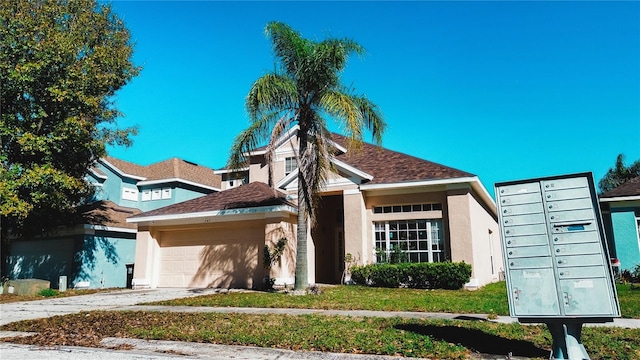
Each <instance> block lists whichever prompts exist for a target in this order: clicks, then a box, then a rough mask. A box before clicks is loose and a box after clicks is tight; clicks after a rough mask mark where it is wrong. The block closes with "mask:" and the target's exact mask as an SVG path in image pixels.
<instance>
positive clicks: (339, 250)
mask: <svg viewBox="0 0 640 360" xmlns="http://www.w3.org/2000/svg"><path fill="white" fill-rule="evenodd" d="M296 131H297V129H296V128H293V129H291V131H289V132H288V133H287V134H286V135H285V136H283V137H282V138H280V139H279V140H278V142H277V143H276V144H275V149H276V151H275V154H276V155H275V158H274V159H273V164H272V165H273V166H272V169H273V184H274V186H275V190H274V189H271V188H270V187H269V186H267V185H266V184H267V183H269V178H268V174H269V171H268V166H267V164H266V162H265V150H264V148H262V149H257V150H256V151H254V152H252V153H251V154H250V164H249V166H248V167H247V168H246V169H242V170H241V171H240V173H238V174H234V173H232V172H231V171H228V170H219V171H217V173H218V174H221V175H223V185H222V187H223V188H229V190H225V191H222V192H220V193H215V194H210V195H207V196H205V197H202V198H199V199H195V200H191V201H187V202H184V203H181V204H176V205H171V206H168V207H166V208H162V209H158V210H155V211H150V212H146V213H142V214H139V215H135V216H132V217H130V218H128V219H127V221H128V222H130V223H134V224H137V225H138V235H137V236H138V237H137V241H138V243H137V248H136V267H135V274H134V277H135V280H134V281H137V282H139V283H140V284H145V285H148V286H151V287H217V286H225V287H226V286H239V287H260V286H261V284H262V279H263V278H265V277H275V278H276V284H292V283H293V282H294V276H295V274H294V272H295V248H296V246H295V234H296V232H295V228H296V216H297V210H296V208H295V203H296V202H297V199H296V197H297V166H296V158H295V152H294V149H296V148H297V137H296ZM333 140H334V143H333V145H334V146H333V148H334V154H333V157H332V159H331V162H332V166H333V171H332V174H331V175H330V177H329V179H328V181H327V183H326V186H325V188H324V190H323V191H322V193H321V197H322V199H321V202H320V206H319V209H318V210H317V222H316V224H315V226H313V227H312V228H311V229H310V238H309V241H308V249H307V254H308V266H309V269H308V270H309V271H308V273H309V283H311V284H313V283H340V282H341V281H342V280H343V278H342V277H343V273H344V269H345V259H347V255H348V254H350V255H351V257H352V258H353V259H354V261H355V263H358V264H367V263H373V262H376V261H381V260H382V257H385V256H389V253H390V252H391V251H392V249H394V248H399V249H401V250H402V251H403V252H405V253H406V254H407V256H408V259H409V261H412V262H438V261H446V260H451V261H465V262H467V263H469V264H471V265H472V267H473V273H472V279H471V282H470V283H469V284H468V286H470V287H478V286H482V285H485V284H487V283H489V282H493V281H496V280H498V279H499V278H500V275H501V272H502V271H503V265H502V264H503V262H502V252H501V247H500V238H499V231H498V224H497V214H496V206H495V203H494V201H493V200H492V198H491V196H490V195H489V194H488V192H487V191H486V189H485V188H484V187H483V185H482V184H481V183H480V181H479V179H478V177H477V176H475V175H472V174H470V173H467V172H464V171H460V170H457V169H453V168H451V167H447V166H444V165H440V164H436V163H433V162H430V161H427V160H423V159H419V158H416V157H413V156H410V155H406V154H402V153H398V152H394V151H391V150H388V149H384V148H380V147H377V146H374V145H371V144H367V143H365V144H363V145H362V146H361V147H360V148H358V149H352V150H349V151H347V139H346V138H345V137H343V136H341V135H338V134H334V135H333ZM237 179H241V181H242V182H243V183H247V184H245V185H241V186H238V184H237V183H236V182H235V181H237ZM231 181H234V183H233V184H231V183H230V182H231ZM225 182H226V183H225ZM265 203H266V204H268V205H265ZM281 237H286V238H287V240H288V243H287V244H288V246H287V250H286V251H285V254H284V256H283V258H282V260H281V263H280V264H279V265H278V266H275V267H274V268H273V269H272V273H271V274H266V272H265V270H264V269H263V266H262V250H263V248H264V246H265V244H266V245H272V244H274V243H275V242H276V241H277V239H279V238H281Z"/></svg>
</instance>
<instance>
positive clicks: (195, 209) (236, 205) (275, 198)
mask: <svg viewBox="0 0 640 360" xmlns="http://www.w3.org/2000/svg"><path fill="white" fill-rule="evenodd" d="M276 205H289V206H291V207H294V208H295V207H296V206H295V205H294V204H292V203H290V202H289V201H287V199H286V195H285V194H284V193H282V192H281V191H278V190H275V189H273V188H271V187H269V185H267V184H265V183H262V182H252V183H249V184H245V185H242V186H238V187H236V188H233V189H229V190H225V191H221V192H215V193H211V194H208V195H205V196H201V197H198V198H195V199H192V200H187V201H184V202H181V203H177V204H173V205H169V206H165V207H163V208H159V209H156V210H152V211H148V212H145V213H142V214H139V215H136V216H132V217H130V219H135V218H141V217H150V216H162V215H176V214H191V213H200V212H210V211H216V210H229V209H245V208H253V207H262V206H276Z"/></svg>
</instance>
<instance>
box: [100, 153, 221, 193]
mask: <svg viewBox="0 0 640 360" xmlns="http://www.w3.org/2000/svg"><path fill="white" fill-rule="evenodd" d="M105 160H106V161H107V162H109V163H110V164H112V165H113V166H115V167H116V168H118V170H120V171H121V172H123V173H124V174H127V175H134V176H137V177H142V178H144V181H157V180H173V179H182V180H186V181H190V182H194V183H197V184H202V185H206V186H210V187H214V188H217V189H219V188H220V185H221V180H220V176H219V175H217V174H215V173H214V171H213V169H211V168H208V167H205V166H200V165H198V164H194V163H192V162H188V161H185V160H182V159H179V158H171V159H168V160H165V161H161V162H157V163H153V164H151V165H148V166H142V165H137V164H134V163H131V162H128V161H124V160H120V159H116V158H114V157H111V156H107V157H105Z"/></svg>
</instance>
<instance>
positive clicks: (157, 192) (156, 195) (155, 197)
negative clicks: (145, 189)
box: [151, 189, 162, 200]
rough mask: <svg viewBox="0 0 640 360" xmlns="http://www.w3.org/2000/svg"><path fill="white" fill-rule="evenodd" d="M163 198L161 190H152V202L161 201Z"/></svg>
mask: <svg viewBox="0 0 640 360" xmlns="http://www.w3.org/2000/svg"><path fill="white" fill-rule="evenodd" d="M161 198H162V193H161V191H160V189H153V190H151V200H160V199H161Z"/></svg>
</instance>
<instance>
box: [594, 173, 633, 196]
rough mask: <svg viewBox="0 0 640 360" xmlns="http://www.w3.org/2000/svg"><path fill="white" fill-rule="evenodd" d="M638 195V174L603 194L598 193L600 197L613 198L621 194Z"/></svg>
mask: <svg viewBox="0 0 640 360" xmlns="http://www.w3.org/2000/svg"><path fill="white" fill-rule="evenodd" d="M638 195H640V176H638V177H635V178H633V179H631V180H629V181H627V182H626V183H624V184H622V185H620V186H618V187H616V188H614V189H611V190H609V191H607V192H605V193H604V194H602V195H600V198H613V197H623V196H638Z"/></svg>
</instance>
